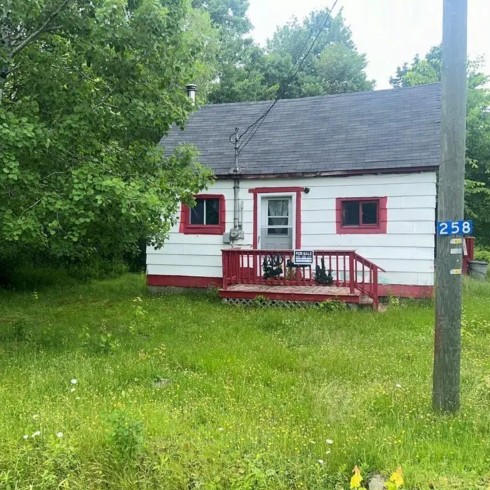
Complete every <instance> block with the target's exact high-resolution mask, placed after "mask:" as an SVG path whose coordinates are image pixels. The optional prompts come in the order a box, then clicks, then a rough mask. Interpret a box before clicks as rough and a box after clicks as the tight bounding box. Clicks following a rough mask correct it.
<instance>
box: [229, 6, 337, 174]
mask: <svg viewBox="0 0 490 490" xmlns="http://www.w3.org/2000/svg"><path fill="white" fill-rule="evenodd" d="M337 3H338V0H335V1H334V2H333V4H332V6H331V7H330V8H329V9H328V10H327V11H326V16H325V21H324V22H323V24H322V25H321V27H320V29H318V32H317V33H316V35H315V36H314V37H313V34H314V32H315V30H314V28H313V27H312V28H311V29H310V33H309V35H308V38H307V39H306V41H305V44H304V47H303V50H306V49H307V48H308V44H309V42H310V40H311V38H312V37H313V42H312V43H311V45H310V46H309V48H308V49H307V50H306V52H305V53H304V54H303V55H302V56H300V57H299V58H298V61H297V66H296V69H295V70H294V72H293V73H292V74H291V75H290V76H289V77H288V78H287V79H286V81H285V82H283V83H281V85H280V86H279V89H278V91H277V95H276V97H275V98H274V100H273V101H272V103H271V104H270V106H269V107H268V108H267V109H266V110H265V111H264V113H263V114H262V115H261V116H260V117H258V118H257V119H256V120H255V121H254V122H253V123H252V124H250V125H249V126H248V127H247V128H246V129H245V131H243V133H241V134H239V129H238V128H235V131H234V132H233V133H232V134H231V135H230V143H233V144H234V145H235V156H236V159H237V158H238V157H239V156H240V155H241V154H242V152H243V150H244V149H245V148H246V147H247V145H248V144H249V143H250V141H252V139H253V137H254V136H255V135H256V134H257V131H258V130H259V129H260V127H261V126H262V124H263V123H264V121H265V119H266V118H267V116H268V115H269V114H270V112H271V111H272V109H273V108H274V106H275V105H276V104H277V103H278V102H279V100H281V98H283V97H284V94H285V90H286V89H287V88H288V87H289V85H290V84H291V82H292V81H293V80H294V79H295V78H296V76H297V75H298V73H299V71H300V70H301V67H302V66H303V64H304V62H305V61H306V59H307V58H308V56H309V55H310V53H311V52H312V51H313V48H314V47H315V44H316V43H317V41H318V38H319V37H320V35H321V34H322V32H324V30H325V29H326V28H327V26H328V24H329V22H330V20H331V19H332V12H333V10H334V9H335V7H336V5H337ZM249 133H250V134H249ZM247 134H248V137H247V138H246V139H245V140H243V139H244V138H245V137H246V136H247ZM242 140H243V142H242ZM237 170H238V169H237V167H236V165H235V169H234V171H235V172H236V171H237Z"/></svg>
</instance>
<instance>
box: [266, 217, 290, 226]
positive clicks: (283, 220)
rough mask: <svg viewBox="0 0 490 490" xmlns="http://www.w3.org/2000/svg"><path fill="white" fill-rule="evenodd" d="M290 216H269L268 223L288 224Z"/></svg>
mask: <svg viewBox="0 0 490 490" xmlns="http://www.w3.org/2000/svg"><path fill="white" fill-rule="evenodd" d="M288 221H289V220H288V218H269V220H268V223H269V226H281V225H282V226H287V225H288Z"/></svg>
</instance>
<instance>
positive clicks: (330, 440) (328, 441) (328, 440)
mask: <svg viewBox="0 0 490 490" xmlns="http://www.w3.org/2000/svg"><path fill="white" fill-rule="evenodd" d="M325 442H326V443H327V444H329V445H331V444H333V441H332V439H327V440H326V441H325Z"/></svg>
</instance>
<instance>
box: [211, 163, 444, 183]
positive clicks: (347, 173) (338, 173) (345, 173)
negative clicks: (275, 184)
mask: <svg viewBox="0 0 490 490" xmlns="http://www.w3.org/2000/svg"><path fill="white" fill-rule="evenodd" d="M438 168H439V166H438V165H429V166H422V167H403V168H400V167H392V168H372V169H362V170H333V171H322V172H287V173H286V172H284V173H278V172H276V173H267V174H239V175H238V177H239V178H240V179H243V180H256V179H292V178H318V177H352V176H355V175H379V174H413V173H420V172H437V170H438ZM236 177H237V175H236V174H231V173H227V174H216V178H217V179H219V180H228V179H235V178H236Z"/></svg>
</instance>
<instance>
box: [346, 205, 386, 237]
mask: <svg viewBox="0 0 490 490" xmlns="http://www.w3.org/2000/svg"><path fill="white" fill-rule="evenodd" d="M386 218H387V210H386V197H372V198H348V199H347V198H346V199H342V198H338V199H337V233H386Z"/></svg>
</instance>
